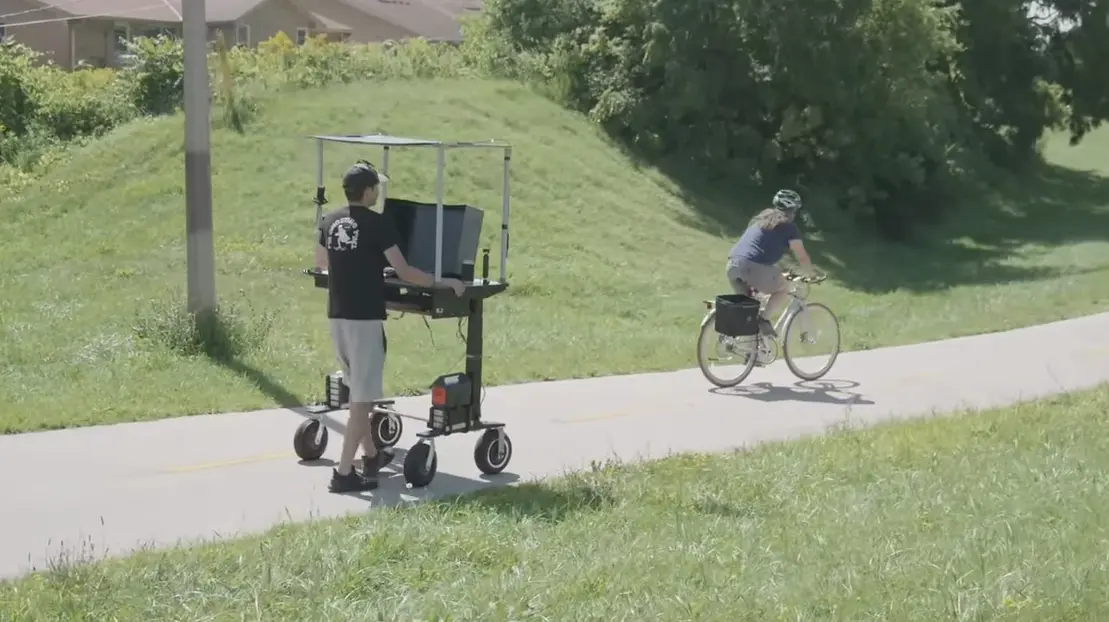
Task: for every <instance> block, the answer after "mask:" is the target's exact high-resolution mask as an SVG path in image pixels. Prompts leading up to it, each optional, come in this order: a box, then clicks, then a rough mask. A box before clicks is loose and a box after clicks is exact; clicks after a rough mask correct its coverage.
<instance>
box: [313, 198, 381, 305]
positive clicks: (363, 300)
mask: <svg viewBox="0 0 1109 622" xmlns="http://www.w3.org/2000/svg"><path fill="white" fill-rule="evenodd" d="M399 237H400V236H398V235H397V230H396V228H395V227H394V226H393V223H392V222H391V221H390V220H389V219H388V218H386V217H385V216H382V215H381V214H379V213H377V212H375V211H373V210H371V209H369V208H365V207H361V206H357V205H352V206H348V207H344V208H342V209H339V210H336V211H334V212H331V213H330V214H328V215H327V216H325V217H324V218H323V220H322V221H321V223H320V238H319V242H320V245H321V246H323V247H324V248H326V249H327V265H328V272H329V275H330V278H329V283H330V285H329V287H328V290H327V317H329V318H339V319H345V320H384V319H385V277H384V275H383V274H382V273H383V271H384V269H385V267H386V266H387V265H388V260H386V259H385V251H386V250H388V249H389V248H391V247H393V246H396V245H397V242H398V239H399Z"/></svg>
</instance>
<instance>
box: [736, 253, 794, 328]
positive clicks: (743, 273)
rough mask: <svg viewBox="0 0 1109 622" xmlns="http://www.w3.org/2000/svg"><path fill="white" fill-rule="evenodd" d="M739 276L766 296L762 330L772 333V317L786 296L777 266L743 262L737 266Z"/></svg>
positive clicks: (784, 283)
mask: <svg viewBox="0 0 1109 622" xmlns="http://www.w3.org/2000/svg"><path fill="white" fill-rule="evenodd" d="M739 276H740V278H742V280H743V281H744V282H745V283H748V284H750V285H751V286H752V287H754V288H755V289H756V290H757V291H759V292H762V293H763V294H766V295H767V296H768V298H767V300H766V302H765V303H764V304H763V306H762V318H763V331H764V332H766V333H767V334H771V335H773V334H775V333H774V322H773V320H771V319H770V318H773V317H774V316H775V315H776V314H777V312H778V310H779V309H780V308H781V306H782V303H783V302H785V299H786V297H787V296H788V292H789V290H788V284H787V283H786V280H785V278H784V277H783V276H782V273H781V272H780V271H778V267H777V266H773V265H770V266H767V265H763V264H759V263H754V262H750V261H748V262H744V263H743V264H742V265H741V266H739Z"/></svg>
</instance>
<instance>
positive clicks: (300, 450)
mask: <svg viewBox="0 0 1109 622" xmlns="http://www.w3.org/2000/svg"><path fill="white" fill-rule="evenodd" d="M317 436H319V439H317V438H316V437H317ZM293 450H294V451H296V454H297V457H298V458H300V459H301V460H309V461H310V460H319V459H320V458H321V457H322V456H323V452H325V451H327V427H326V426H324V425H323V423H322V422H321V421H320V420H319V419H306V420H305V421H303V422H301V424H300V425H299V426H297V431H296V434H295V435H294V436H293Z"/></svg>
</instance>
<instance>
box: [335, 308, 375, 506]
mask: <svg viewBox="0 0 1109 622" xmlns="http://www.w3.org/2000/svg"><path fill="white" fill-rule="evenodd" d="M331 338H332V341H333V342H334V344H335V352H336V357H337V358H338V359H339V363H340V364H341V365H342V366H343V380H344V381H345V382H346V385H347V388H348V389H350V406H349V408H350V416H349V417H348V419H347V430H346V433H345V434H343V449H342V451H341V452H340V454H339V464H338V466H337V467H336V468H335V470H334V471H333V472H332V475H331V491H332V492H354V491H363V490H372V489H373V488H376V487H377V482H376V481H367V480H366V479H365V478H364V477H363V476H362V475H361V474H359V473H358V472H357V471H355V470H354V455H355V453H357V452H358V444H359V442H361V440H362V438H363V437H365V436H366V434H367V433H368V432H369V428H370V424H369V412H370V409H371V408H372V404H370V403H368V402H365V401H364V400H365V398H363V397H362V393H364V392H365V388H364V386H363V385H364V382H363V381H362V380H361V378H360V376H361V375H362V373H363V372H362V368H361V366H359V365H358V360H359V350H360V349H361V344H360V343H359V340H360V335H359V333H358V325H357V321H353V320H334V319H333V320H331Z"/></svg>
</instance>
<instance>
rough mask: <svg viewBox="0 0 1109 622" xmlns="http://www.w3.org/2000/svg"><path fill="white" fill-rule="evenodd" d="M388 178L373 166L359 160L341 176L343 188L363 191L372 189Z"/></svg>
mask: <svg viewBox="0 0 1109 622" xmlns="http://www.w3.org/2000/svg"><path fill="white" fill-rule="evenodd" d="M383 181H389V178H388V177H386V176H385V175H383V174H381V173H379V172H378V171H377V169H376V168H374V165H373V164H370V163H369V162H367V161H366V160H359V161H358V162H356V163H355V164H354V166H352V167H350V169H349V170H348V171H347V172H346V173H344V174H343V188H344V189H348V190H365V189H366V188H373V187H374V186H376V185H378V184H379V183H381V182H383Z"/></svg>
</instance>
